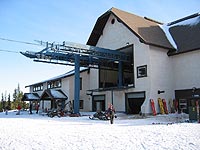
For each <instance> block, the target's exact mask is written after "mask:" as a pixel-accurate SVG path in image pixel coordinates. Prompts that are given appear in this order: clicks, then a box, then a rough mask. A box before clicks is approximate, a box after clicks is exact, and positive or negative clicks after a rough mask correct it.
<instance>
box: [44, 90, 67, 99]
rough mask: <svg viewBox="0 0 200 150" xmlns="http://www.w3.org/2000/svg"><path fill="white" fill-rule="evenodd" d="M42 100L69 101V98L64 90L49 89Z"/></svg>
mask: <svg viewBox="0 0 200 150" xmlns="http://www.w3.org/2000/svg"><path fill="white" fill-rule="evenodd" d="M40 99H41V100H45V99H47V100H53V99H63V100H64V99H65V100H66V99H68V97H67V96H66V95H65V94H64V92H63V91H62V90H54V89H47V90H45V91H44V92H43V93H42V95H41V97H40Z"/></svg>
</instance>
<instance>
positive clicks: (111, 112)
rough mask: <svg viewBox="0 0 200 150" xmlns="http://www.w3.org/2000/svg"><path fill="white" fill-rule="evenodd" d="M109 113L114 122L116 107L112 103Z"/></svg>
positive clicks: (111, 121) (111, 120)
mask: <svg viewBox="0 0 200 150" xmlns="http://www.w3.org/2000/svg"><path fill="white" fill-rule="evenodd" d="M108 114H109V116H110V123H111V124H113V122H114V117H115V108H114V106H113V105H112V104H109V106H108Z"/></svg>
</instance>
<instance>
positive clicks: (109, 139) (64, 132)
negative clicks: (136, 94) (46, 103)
mask: <svg viewBox="0 0 200 150" xmlns="http://www.w3.org/2000/svg"><path fill="white" fill-rule="evenodd" d="M15 114H16V112H9V113H8V115H5V113H0V150H32V149H34V150H51V149H52V150H93V149H95V150H96V149H99V150H106V149H109V150H111V149H112V150H129V149H130V150H140V149H141V150H143V149H144V150H148V149H149V150H156V149H159V150H162V149H166V150H180V149H182V150H199V149H200V124H198V123H187V122H184V121H185V120H187V119H188V116H187V115H185V114H182V115H180V114H179V115H177V114H170V115H158V116H156V117H154V116H149V117H146V118H140V117H138V116H133V115H125V114H118V118H116V119H115V121H114V124H110V123H109V121H101V120H90V119H89V118H88V116H87V115H86V114H88V113H81V114H82V117H62V118H58V117H54V118H49V117H47V116H42V115H38V114H33V115H29V114H28V113H27V112H25V111H24V112H21V115H15ZM90 114H91V113H90ZM177 122H179V123H177ZM180 122H181V123H180ZM171 123H172V124H171Z"/></svg>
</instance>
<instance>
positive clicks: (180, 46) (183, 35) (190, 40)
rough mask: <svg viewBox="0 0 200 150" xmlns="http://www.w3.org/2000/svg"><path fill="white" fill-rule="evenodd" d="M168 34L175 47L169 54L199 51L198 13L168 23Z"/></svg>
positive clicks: (199, 30)
mask: <svg viewBox="0 0 200 150" xmlns="http://www.w3.org/2000/svg"><path fill="white" fill-rule="evenodd" d="M167 26H168V28H169V32H170V34H171V36H172V37H173V40H174V42H175V44H176V46H177V51H175V52H173V53H171V54H177V53H184V52H188V51H193V50H198V49H199V50H200V40H199V39H200V13H196V14H193V15H190V16H187V17H185V18H182V19H179V20H176V21H174V22H171V23H169V24H168V25H167Z"/></svg>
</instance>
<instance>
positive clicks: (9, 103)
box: [7, 93, 11, 109]
mask: <svg viewBox="0 0 200 150" xmlns="http://www.w3.org/2000/svg"><path fill="white" fill-rule="evenodd" d="M7 105H8V108H9V109H11V101H10V93H9V94H8V104H7Z"/></svg>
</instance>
